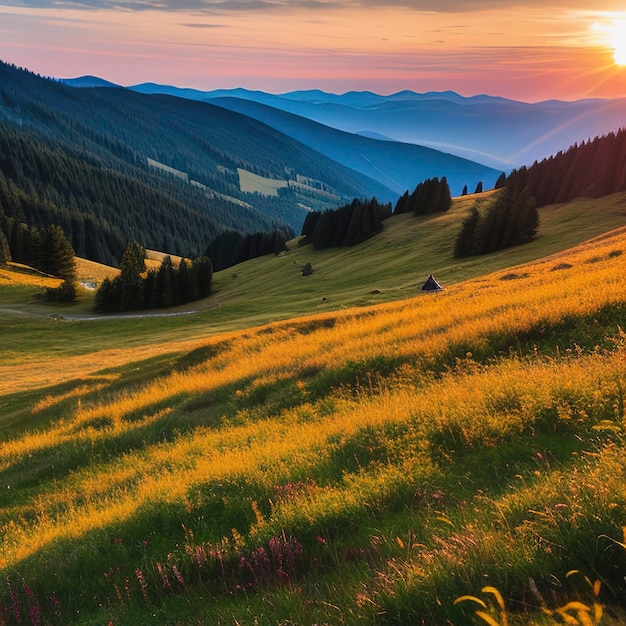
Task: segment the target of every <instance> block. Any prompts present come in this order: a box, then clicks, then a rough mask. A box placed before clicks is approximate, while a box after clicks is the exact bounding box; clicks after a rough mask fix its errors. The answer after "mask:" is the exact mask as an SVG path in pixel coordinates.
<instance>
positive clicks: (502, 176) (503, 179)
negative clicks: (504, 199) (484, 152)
mask: <svg viewBox="0 0 626 626" xmlns="http://www.w3.org/2000/svg"><path fill="white" fill-rule="evenodd" d="M505 185H506V174H505V173H504V172H502V174H500V176H498V180H496V184H495V185H494V186H493V188H494V189H502V187H504V186H505Z"/></svg>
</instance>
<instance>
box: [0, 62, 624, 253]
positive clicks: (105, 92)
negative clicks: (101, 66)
mask: <svg viewBox="0 0 626 626" xmlns="http://www.w3.org/2000/svg"><path fill="white" fill-rule="evenodd" d="M78 87H80V88H78ZM625 103H626V100H609V101H604V100H584V101H578V102H573V103H566V102H557V101H551V102H546V103H538V104H526V103H521V102H515V101H512V100H507V99H504V98H497V97H492V96H486V95H483V96H475V97H472V98H465V97H463V96H460V95H459V94H456V93H454V92H441V93H426V94H417V93H415V92H412V91H403V92H399V93H397V94H393V95H391V96H381V95H378V94H374V93H371V92H350V93H346V94H342V95H335V94H328V93H325V92H323V91H318V90H312V91H299V92H291V93H288V94H282V95H279V96H277V95H273V94H268V93H264V92H258V91H256V92H253V91H248V90H244V89H236V90H216V91H211V92H202V91H197V90H190V89H180V88H177V87H170V86H161V85H154V84H143V85H136V86H134V87H131V88H126V87H119V86H117V85H115V84H113V83H110V82H107V81H104V80H102V79H100V78H97V77H89V76H88V77H82V78H79V79H66V80H65V79H64V80H51V79H44V78H42V77H39V76H36V75H35V74H32V73H30V72H28V71H26V70H23V69H19V68H16V67H14V66H11V65H7V64H4V63H1V62H0V144H2V146H3V149H2V150H1V151H0V206H1V207H2V209H1V210H0V219H2V220H4V222H3V224H4V229H5V230H7V231H8V228H9V225H10V223H13V222H22V223H26V224H28V225H29V226H34V227H43V226H47V225H48V224H49V223H56V224H60V225H61V226H62V227H63V229H64V230H65V232H66V233H67V235H68V236H69V237H70V238H71V240H72V243H73V245H74V247H75V249H76V250H77V252H78V253H79V254H81V255H83V256H85V257H87V258H91V259H93V260H98V261H102V262H106V263H110V264H115V263H116V262H119V258H120V255H121V252H122V250H123V248H124V245H125V243H126V242H128V241H129V240H131V239H136V240H138V241H140V242H141V243H142V244H144V245H145V246H147V247H150V248H154V249H158V250H163V251H165V252H168V253H172V254H180V255H186V256H190V255H195V254H202V253H203V252H204V250H206V248H207V246H208V244H209V243H210V241H212V240H213V239H214V238H215V237H217V236H218V235H219V234H220V233H222V232H224V231H226V230H237V231H239V232H244V233H252V232H258V231H269V230H272V229H275V228H279V229H283V230H292V231H293V232H299V229H300V228H301V225H302V223H303V221H304V217H305V215H306V214H307V211H311V210H316V211H323V210H325V209H328V208H336V207H337V206H339V205H340V204H342V203H345V202H348V201H350V200H351V199H352V198H372V197H376V198H378V200H379V201H382V202H394V201H395V200H396V199H397V198H398V197H399V196H400V195H401V194H402V193H403V192H404V191H406V190H411V189H413V188H414V187H415V186H416V185H417V184H418V183H420V182H422V181H423V180H425V179H427V178H432V177H435V176H437V177H443V176H446V178H447V179H448V182H449V183H450V187H451V191H452V193H453V195H459V194H461V191H462V189H463V188H464V187H467V188H468V189H469V190H470V191H471V190H473V188H474V186H475V185H477V183H479V182H480V183H481V184H482V185H484V188H485V189H488V188H490V187H492V186H493V184H494V182H495V180H496V179H497V178H498V176H499V174H500V173H501V171H503V170H510V169H511V167H512V166H513V165H516V164H518V163H529V161H526V160H524V158H525V155H531V154H537V157H538V158H543V157H545V156H547V155H549V154H552V153H553V152H556V151H557V149H558V150H563V149H564V148H567V147H568V146H569V145H570V144H571V143H573V142H575V141H579V140H583V139H585V138H586V135H585V133H588V134H589V136H595V135H596V134H600V133H602V132H605V131H606V132H608V131H610V130H615V129H616V128H619V127H620V126H622V125H623V124H624V122H625V121H626V120H625V119H624V112H625V110H626V107H625ZM418 140H420V142H421V143H423V144H424V145H418V143H416V142H417V141H418ZM429 142H430V143H431V144H437V145H438V146H439V147H440V148H445V149H442V150H439V149H435V148H434V147H432V145H431V146H428V145H427V144H428V143H429ZM549 146H552V147H551V148H549ZM506 151H508V152H506ZM455 152H456V153H455ZM505 152H506V153H505ZM468 154H472V155H474V156H475V157H476V160H472V159H468V158H466V156H467V155H468ZM479 157H480V158H479ZM528 158H529V159H530V156H528ZM490 165H495V166H497V169H496V168H494V167H490ZM0 226H2V224H0Z"/></svg>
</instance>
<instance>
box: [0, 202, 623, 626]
mask: <svg viewBox="0 0 626 626" xmlns="http://www.w3.org/2000/svg"><path fill="white" fill-rule="evenodd" d="M489 197H490V196H489V194H484V195H483V196H482V197H481V198H480V200H483V201H486V202H487V201H489ZM474 200H475V198H474ZM471 201H473V200H470V199H466V198H464V199H462V200H457V201H456V202H455V205H454V207H453V210H452V211H451V213H450V214H447V215H445V216H437V217H430V218H411V217H410V216H399V217H397V218H392V219H391V220H390V221H389V222H388V225H387V226H386V228H385V232H384V233H383V234H381V235H379V236H377V237H374V238H372V239H371V240H369V241H368V242H366V243H365V244H363V245H362V246H358V247H356V248H350V249H347V250H330V251H324V252H319V253H317V252H313V251H311V250H310V249H307V248H298V247H295V246H294V247H292V248H291V250H290V251H289V252H288V253H285V254H283V255H281V256H278V257H268V258H264V259H257V260H254V261H251V262H248V263H245V264H242V265H241V266H237V267H235V268H231V269H230V270H226V271H225V272H221V273H219V274H217V275H216V293H215V295H214V296H212V297H210V298H208V299H207V300H206V301H205V302H204V303H200V305H199V306H201V307H202V308H200V309H198V310H195V312H194V313H191V314H189V315H179V316H172V317H136V318H134V319H128V318H126V317H120V318H116V319H102V320H93V319H87V318H88V317H90V316H91V313H90V312H89V311H90V308H89V307H90V304H89V303H90V298H92V297H93V296H92V295H90V294H88V293H83V294H82V295H81V301H80V302H78V303H77V304H76V305H73V306H70V307H50V306H49V305H44V304H42V303H41V302H39V301H37V300H35V298H34V296H33V295H32V293H33V290H34V289H38V288H39V286H38V285H36V284H31V285H29V283H28V280H27V279H23V283H24V284H16V282H15V278H14V273H13V271H8V270H7V272H6V276H7V277H6V278H4V279H2V277H1V276H0V302H2V305H0V319H1V320H2V325H1V330H0V333H2V337H1V338H0V339H1V341H0V357H1V361H0V394H1V395H0V501H1V508H0V529H1V532H0V568H1V570H2V576H0V624H2V623H4V624H18V623H19V624H74V623H75V624H114V625H116V626H117V625H123V624H129V625H130V624H148V623H161V624H184V625H187V624H189V625H192V624H220V625H236V624H259V625H262V626H263V625H267V626H270V625H272V626H278V625H281V626H288V625H289V626H290V625H295V624H298V625H302V626H304V625H307V626H313V625H314V624H317V625H321V624H332V625H334V624H342V625H356V624H369V625H380V626H383V625H391V624H397V625H409V624H411V625H413V624H415V625H422V624H424V625H433V626H434V625H440V624H441V625H449V624H453V625H455V626H462V625H463V624H484V623H489V624H492V625H493V624H497V625H501V626H504V625H506V624H510V625H515V624H538V625H542V624H562V623H566V624H581V625H584V626H586V625H587V624H594V625H597V624H606V625H609V626H610V625H612V624H619V623H624V620H626V612H625V610H626V603H625V602H624V597H626V595H625V592H626V583H625V578H624V577H625V576H626V530H625V528H626V508H625V507H626V454H625V452H626V450H625V445H626V443H625V439H624V435H625V427H626V424H625V422H624V417H625V416H624V410H625V404H624V389H625V388H626V334H625V333H624V330H623V329H626V227H625V226H624V224H625V223H626V197H625V195H624V194H621V195H617V196H612V197H610V198H606V199H603V200H602V201H595V202H592V201H587V200H580V201H576V202H575V203H570V205H569V207H567V206H563V207H549V208H548V209H545V210H544V211H543V212H542V214H541V218H542V231H541V236H540V237H539V238H538V239H537V241H535V242H533V243H531V244H528V245H526V246H521V247H519V248H515V249H512V250H509V251H506V252H502V253H496V254H493V255H488V256H486V257H482V258H474V259H470V260H463V261H459V260H455V259H452V258H451V254H450V251H451V249H452V246H453V241H454V236H453V233H455V232H456V231H457V230H458V218H459V215H461V214H463V213H464V211H465V210H467V206H468V203H469V202H471ZM455 216H456V222H455V220H454V218H455ZM306 261H310V262H311V263H312V264H313V267H314V270H315V271H314V274H313V275H312V276H309V277H302V276H300V275H299V271H298V268H299V267H300V266H301V265H303V264H304V262H306ZM24 271H25V270H24ZM431 271H432V272H433V273H434V274H435V276H436V277H437V278H438V279H439V280H440V281H441V282H443V283H444V284H445V285H446V289H445V290H444V291H443V292H441V293H438V294H429V295H426V294H417V292H416V288H417V286H418V285H419V284H421V282H422V281H423V279H424V278H425V277H426V275H427V274H428V273H429V272H431ZM0 272H4V270H0ZM32 278H33V281H35V277H32ZM37 280H40V279H39V278H37ZM374 292H376V293H374ZM196 305H198V303H194V306H196ZM178 312H179V313H180V312H185V311H178ZM53 316H54V317H53Z"/></svg>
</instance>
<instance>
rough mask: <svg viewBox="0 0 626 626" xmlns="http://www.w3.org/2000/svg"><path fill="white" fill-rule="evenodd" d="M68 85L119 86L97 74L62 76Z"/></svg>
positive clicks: (61, 80) (62, 81)
mask: <svg viewBox="0 0 626 626" xmlns="http://www.w3.org/2000/svg"><path fill="white" fill-rule="evenodd" d="M59 82H61V83H63V84H64V85H67V86H68V87H119V86H120V85H116V84H115V83H112V82H109V81H108V80H104V79H103V78H98V77H97V76H79V77H78V78H61V79H60V81H59Z"/></svg>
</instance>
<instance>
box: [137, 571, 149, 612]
mask: <svg viewBox="0 0 626 626" xmlns="http://www.w3.org/2000/svg"><path fill="white" fill-rule="evenodd" d="M135 576H136V577H137V581H138V582H139V587H140V588H141V594H142V595H143V597H144V600H145V601H146V602H147V603H148V604H150V598H149V597H148V584H147V583H146V579H145V577H144V575H143V572H142V571H141V569H140V568H137V569H135Z"/></svg>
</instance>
